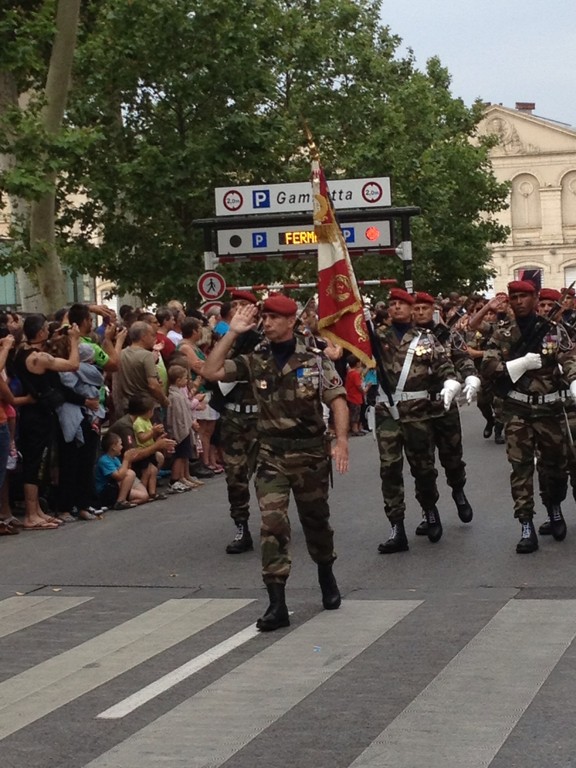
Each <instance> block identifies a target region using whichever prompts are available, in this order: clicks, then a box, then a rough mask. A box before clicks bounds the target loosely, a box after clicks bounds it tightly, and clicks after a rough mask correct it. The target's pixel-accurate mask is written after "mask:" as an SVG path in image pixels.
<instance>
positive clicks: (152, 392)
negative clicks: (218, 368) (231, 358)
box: [0, 301, 223, 535]
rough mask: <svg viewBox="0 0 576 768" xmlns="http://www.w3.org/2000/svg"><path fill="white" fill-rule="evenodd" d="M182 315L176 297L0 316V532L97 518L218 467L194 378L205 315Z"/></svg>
mask: <svg viewBox="0 0 576 768" xmlns="http://www.w3.org/2000/svg"><path fill="white" fill-rule="evenodd" d="M188 315H189V316H187V315H186V313H185V312H184V308H183V306H182V304H180V302H177V301H174V302H170V303H169V304H168V306H166V307H160V308H159V309H157V311H156V312H150V311H147V310H144V309H134V308H133V307H129V306H123V307H122V308H121V309H120V312H119V316H116V313H115V312H114V311H113V310H111V309H109V308H107V307H105V306H90V305H86V304H79V303H77V304H73V305H72V306H71V307H68V308H65V309H62V310H60V311H58V312H56V313H55V314H54V316H53V317H50V318H47V317H45V316H44V315H41V314H29V315H27V316H21V315H18V314H16V313H12V312H5V313H0V498H1V502H0V535H15V534H18V533H20V532H21V531H28V530H33V531H38V530H55V529H57V528H59V527H60V526H61V525H64V524H67V523H71V522H76V521H80V520H85V521H92V520H97V519H98V518H99V517H100V516H101V515H102V514H103V513H104V512H108V511H111V510H113V511H117V510H123V509H128V508H131V507H135V506H138V505H140V504H145V503H150V502H154V501H158V500H164V499H166V498H167V497H168V495H170V494H180V493H185V492H187V491H192V490H198V489H201V488H202V486H204V484H205V478H212V477H214V476H215V475H219V474H222V471H223V470H222V466H221V464H220V456H221V452H220V449H219V445H218V441H219V430H218V420H219V413H218V412H217V411H216V410H215V409H213V408H212V407H211V406H210V397H211V391H210V389H209V388H208V387H207V386H206V383H205V382H204V380H203V378H202V368H203V361H204V360H205V358H206V354H207V352H208V351H209V350H210V348H211V346H212V344H213V343H214V341H215V340H216V338H217V337H218V335H217V334H215V333H214V331H213V330H212V327H213V326H214V325H215V324H216V321H217V318H213V319H210V318H208V317H205V316H204V315H203V314H202V313H201V312H199V311H197V310H191V311H190V312H189V313H188ZM94 317H97V318H99V319H100V320H101V323H100V325H98V326H97V327H95V326H94ZM160 480H161V484H160V483H159V481H160Z"/></svg>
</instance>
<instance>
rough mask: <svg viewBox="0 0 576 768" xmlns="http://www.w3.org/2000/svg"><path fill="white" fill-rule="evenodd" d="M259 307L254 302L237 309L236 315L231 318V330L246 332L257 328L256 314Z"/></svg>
mask: <svg viewBox="0 0 576 768" xmlns="http://www.w3.org/2000/svg"><path fill="white" fill-rule="evenodd" d="M257 315H258V308H257V307H255V306H254V305H253V304H245V305H244V306H240V307H238V308H237V309H236V312H235V313H234V317H233V318H232V319H231V320H230V330H231V331H233V332H234V333H238V334H240V333H245V332H246V331H251V330H252V329H253V328H256V316H257Z"/></svg>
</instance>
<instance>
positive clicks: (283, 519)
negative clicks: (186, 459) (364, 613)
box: [203, 295, 348, 632]
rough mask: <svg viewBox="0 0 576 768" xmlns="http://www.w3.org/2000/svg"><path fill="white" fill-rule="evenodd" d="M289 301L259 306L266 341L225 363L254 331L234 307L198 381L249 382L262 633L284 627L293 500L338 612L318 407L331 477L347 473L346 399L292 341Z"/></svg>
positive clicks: (331, 374) (319, 361) (332, 374)
mask: <svg viewBox="0 0 576 768" xmlns="http://www.w3.org/2000/svg"><path fill="white" fill-rule="evenodd" d="M297 309H298V307H297V304H296V302H295V301H293V300H292V299H289V298H287V297H286V296H281V295H272V296H270V297H269V298H267V299H266V301H265V302H264V304H263V306H262V327H263V331H264V335H265V337H266V339H265V340H264V341H263V342H262V344H260V345H258V346H257V347H256V348H255V349H254V351H253V352H252V353H251V354H248V355H240V356H239V357H236V358H234V359H232V360H230V359H226V358H227V355H228V354H229V352H230V350H231V349H232V347H233V345H234V343H235V341H236V339H237V338H238V336H239V335H240V334H242V333H246V332H247V331H250V330H252V329H253V328H254V327H255V318H256V312H257V310H256V307H253V306H252V305H248V306H243V307H239V308H238V309H237V310H236V313H235V315H234V317H233V318H232V320H231V322H230V329H229V331H228V333H226V335H225V336H224V338H223V339H221V341H219V342H218V344H217V345H216V347H215V348H214V349H213V351H212V352H211V353H210V355H209V356H208V359H207V361H206V363H205V367H204V370H203V376H205V377H206V378H207V379H208V380H210V381H236V380H249V381H250V382H251V383H252V386H253V388H254V394H255V397H256V402H257V404H258V424H257V433H258V441H259V450H258V457H257V463H256V479H255V484H256V495H257V497H258V503H259V505H260V511H261V513H262V527H261V544H262V574H263V578H264V583H265V584H266V588H267V590H268V594H269V597H270V605H269V607H268V609H267V611H266V612H265V614H264V615H263V616H262V617H261V618H260V619H258V622H257V624H256V626H257V628H258V629H259V630H261V631H263V632H266V631H271V630H275V629H278V628H279V627H286V626H288V625H289V624H290V620H289V618H288V609H287V607H286V596H285V585H286V580H287V579H288V576H289V574H290V566H291V557H290V521H289V519H288V502H289V496H290V491H292V493H293V494H294V498H295V501H296V507H297V510H298V516H299V517H300V521H301V523H302V527H303V529H304V536H305V538H306V544H307V547H308V552H309V553H310V556H311V558H312V560H314V562H315V563H317V565H318V581H319V584H320V588H321V591H322V604H323V606H324V608H325V609H327V610H333V609H336V608H339V606H340V602H341V598H340V592H339V590H338V585H337V583H336V579H335V577H334V574H333V572H332V563H333V562H334V560H335V559H336V553H335V551H334V543H333V538H334V535H333V531H332V528H331V527H330V523H329V518H330V509H329V506H328V482H329V474H330V460H329V457H328V453H327V450H326V440H325V435H324V433H325V425H324V419H323V411H322V403H325V404H326V405H328V406H329V407H330V408H331V409H332V411H333V413H334V427H335V431H336V440H335V441H334V443H333V445H332V447H331V455H332V458H333V459H334V462H335V465H336V469H337V470H338V471H339V472H346V471H347V469H348V408H347V406H346V391H345V389H344V387H343V386H342V381H341V379H340V377H339V376H338V374H337V373H336V371H335V369H334V366H333V364H332V363H331V362H330V361H329V360H328V359H327V358H326V357H324V356H323V355H322V353H321V352H320V350H313V349H308V348H307V347H306V345H305V344H304V341H303V340H302V339H301V338H297V337H296V336H295V335H294V326H295V324H296V311H297Z"/></svg>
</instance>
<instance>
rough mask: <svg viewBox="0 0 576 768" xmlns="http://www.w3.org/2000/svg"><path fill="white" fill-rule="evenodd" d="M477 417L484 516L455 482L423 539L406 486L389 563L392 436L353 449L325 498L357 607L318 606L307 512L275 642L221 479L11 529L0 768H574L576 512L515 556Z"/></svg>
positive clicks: (494, 452) (2, 630) (504, 478)
mask: <svg viewBox="0 0 576 768" xmlns="http://www.w3.org/2000/svg"><path fill="white" fill-rule="evenodd" d="M462 418H463V424H464V432H465V451H466V460H467V462H468V484H467V488H466V491H467V494H468V497H469V499H470V501H471V503H472V505H473V507H474V513H475V514H474V519H473V521H472V523H470V524H468V525H463V524H462V523H461V522H460V521H459V520H458V518H457V515H456V510H455V508H454V504H453V502H452V499H451V497H450V493H449V490H447V489H446V486H445V484H444V482H443V480H442V481H441V483H440V486H441V500H440V504H439V509H440V511H441V515H442V520H443V524H444V536H443V538H442V539H441V541H440V542H439V543H438V544H431V543H430V542H428V540H427V539H425V538H424V539H423V538H416V537H415V536H414V535H413V530H414V528H415V527H416V525H417V524H418V522H419V520H420V513H419V511H418V508H417V505H416V503H415V501H414V500H413V489H412V480H411V478H410V477H409V475H407V478H406V485H407V491H408V492H407V498H408V521H407V522H408V525H407V530H408V533H409V539H410V550H409V552H405V553H399V554H396V555H391V556H382V555H379V554H378V552H377V546H378V544H379V543H380V542H381V541H383V540H385V539H386V538H387V536H388V532H389V527H388V525H387V523H386V521H385V517H384V513H383V506H382V498H381V493H380V481H379V477H378V459H377V450H376V445H375V443H374V441H373V440H372V437H371V436H366V437H363V438H357V439H354V440H351V441H350V447H351V470H350V472H349V474H348V475H346V476H344V477H337V478H335V484H334V489H333V491H332V495H331V506H332V518H333V526H334V529H335V532H336V545H337V550H338V554H339V557H338V560H337V562H336V565H335V573H336V575H337V578H338V582H339V585H340V588H341V591H342V593H343V597H344V601H343V604H342V607H341V609H340V610H339V611H336V612H326V611H323V610H322V608H321V603H320V595H319V589H318V587H317V584H316V576H315V567H314V565H313V564H312V563H311V562H310V561H309V558H308V556H307V553H306V550H305V546H304V541H303V536H302V532H301V530H300V528H299V524H298V521H297V519H296V516H295V515H293V552H294V562H293V572H292V576H291V578H290V580H289V583H288V589H287V598H288V604H289V608H290V611H291V614H292V615H291V626H290V627H289V628H287V629H285V630H280V631H278V632H274V633H271V634H267V635H259V634H256V633H255V632H254V629H253V625H254V622H255V620H256V618H257V617H258V616H259V615H260V614H261V613H262V611H263V610H264V608H265V606H266V604H267V602H266V593H265V590H264V589H263V586H262V584H261V580H260V569H259V553H258V551H257V550H256V551H254V552H253V553H246V554H243V555H238V556H230V555H226V554H225V552H224V548H225V545H226V543H227V542H228V541H229V540H230V539H231V538H232V536H233V533H234V529H233V526H232V524H231V522H230V520H229V518H228V512H227V503H226V491H225V481H224V479H223V478H221V477H220V478H214V479H212V480H209V481H207V483H206V486H205V487H204V488H203V489H202V490H200V491H196V492H191V493H187V494H184V495H181V496H177V497H170V498H169V499H168V500H167V501H165V502H158V503H155V504H150V505H147V506H145V507H142V508H141V509H135V510H128V511H124V512H110V513H107V514H106V515H105V516H104V519H102V520H101V521H96V522H77V523H72V524H68V525H66V526H64V527H63V528H62V529H60V530H57V531H39V532H26V533H22V534H20V535H19V536H13V537H2V539H0V766H2V768H24V767H26V768H54V767H57V768H83V767H84V766H90V768H158V767H159V766H162V768H165V767H166V766H168V767H169V768H190V767H192V766H193V767H194V768H195V767H196V766H198V767H199V766H220V765H226V766H233V767H234V768H236V767H237V768H252V767H253V766H260V765H261V766H267V768H268V767H272V768H274V767H275V766H278V767H279V768H280V767H284V766H297V767H298V768H324V766H325V767H326V768H328V767H330V768H348V767H349V766H353V767H354V768H368V767H370V768H372V766H374V768H375V766H378V768H381V767H382V766H390V767H392V766H394V768H420V766H422V767H423V766H426V768H464V767H466V768H480V767H481V766H491V768H510V767H511V766H520V765H522V766H524V767H525V766H529V767H532V766H534V767H536V766H538V768H542V766H545V767H546V768H555V767H556V766H562V768H566V767H567V766H576V736H575V735H574V729H573V719H572V717H571V713H572V711H573V709H574V705H575V703H576V702H575V698H576V696H575V693H574V688H575V686H574V678H575V677H576V655H575V645H574V638H575V637H576V515H575V504H574V501H573V500H572V497H570V499H569V500H568V501H567V502H566V505H565V513H566V517H567V520H568V524H569V530H568V536H567V538H566V540H565V541H564V542H562V543H558V542H554V541H552V540H550V539H543V538H541V540H540V550H539V551H538V552H537V553H535V554H533V555H527V556H519V555H517V554H516V553H515V546H516V542H517V540H518V539H519V536H520V526H519V524H518V523H517V522H516V521H514V520H513V517H512V505H511V499H510V492H509V487H508V472H509V471H508V465H507V462H506V457H505V451H504V448H503V447H502V446H497V445H495V444H494V442H493V441H492V440H484V439H483V438H482V435H481V431H482V420H481V418H480V416H479V414H478V413H477V411H476V409H475V408H465V409H463V411H462ZM538 508H539V510H540V511H539V518H538V519H539V520H543V519H544V515H543V513H542V508H541V505H540V504H538ZM253 529H254V530H257V512H256V511H254V525H253Z"/></svg>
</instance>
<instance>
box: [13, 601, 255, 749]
mask: <svg viewBox="0 0 576 768" xmlns="http://www.w3.org/2000/svg"><path fill="white" fill-rule="evenodd" d="M250 602H252V601H250V600H205V599H203V600H168V601H167V602H165V603H162V605H159V606H157V607H156V608H153V609H152V610H151V611H147V612H146V613H143V614H141V615H140V616H138V617H137V618H135V619H132V620H131V621H127V622H125V623H124V624H121V625H120V626H118V627H115V628H114V629H112V630H110V631H108V632H105V633H104V634H102V635H99V636H97V637H95V638H93V639H92V640H89V641H87V642H86V643H82V645H79V646H77V647H76V648H74V649H72V650H70V651H66V652H65V653H62V654H60V655H59V656H55V657H54V658H52V659H49V660H48V661H45V662H43V663H42V664H38V665H37V666H35V667H32V668H31V669H28V670H26V672H22V673H21V674H20V675H16V676H15V677H12V678H10V679H9V680H6V681H5V682H3V683H0V739H3V738H5V737H6V736H8V735H9V734H11V733H14V731H17V730H18V729H20V728H23V727H24V726H25V725H29V724H30V723H33V722H34V721H35V720H38V719H39V718H40V717H43V716H44V715H47V714H48V713H49V712H52V711H53V710H54V709H56V708H58V707H61V706H63V705H64V704H67V703H68V702H70V701H73V700H74V699H76V698H78V697H79V696H82V694H84V693H87V692H88V691H91V690H93V689H94V688H96V687H98V686H99V685H102V684H103V683H105V682H107V681H108V680H112V679H113V678H114V677H116V676H117V675H120V674H122V673H123V672H126V670H128V669H131V668H132V667H135V666H136V665H137V664H141V663H142V662H143V661H146V660H147V659H150V658H152V656H155V655H156V654H158V653H161V652H162V651H165V650H166V649H168V648H170V647H171V646H173V645H176V643H179V642H180V641H182V640H184V639H185V638H187V637H190V636H191V635H193V634H195V633H196V632H200V631H201V630H203V629H205V628H206V627H208V626H210V624H213V623H214V622H216V621H219V620H220V619H222V618H224V617H225V616H228V615H229V614H230V613H233V612H234V611H237V610H239V609H240V608H242V607H243V606H245V605H247V604H248V603H250Z"/></svg>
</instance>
